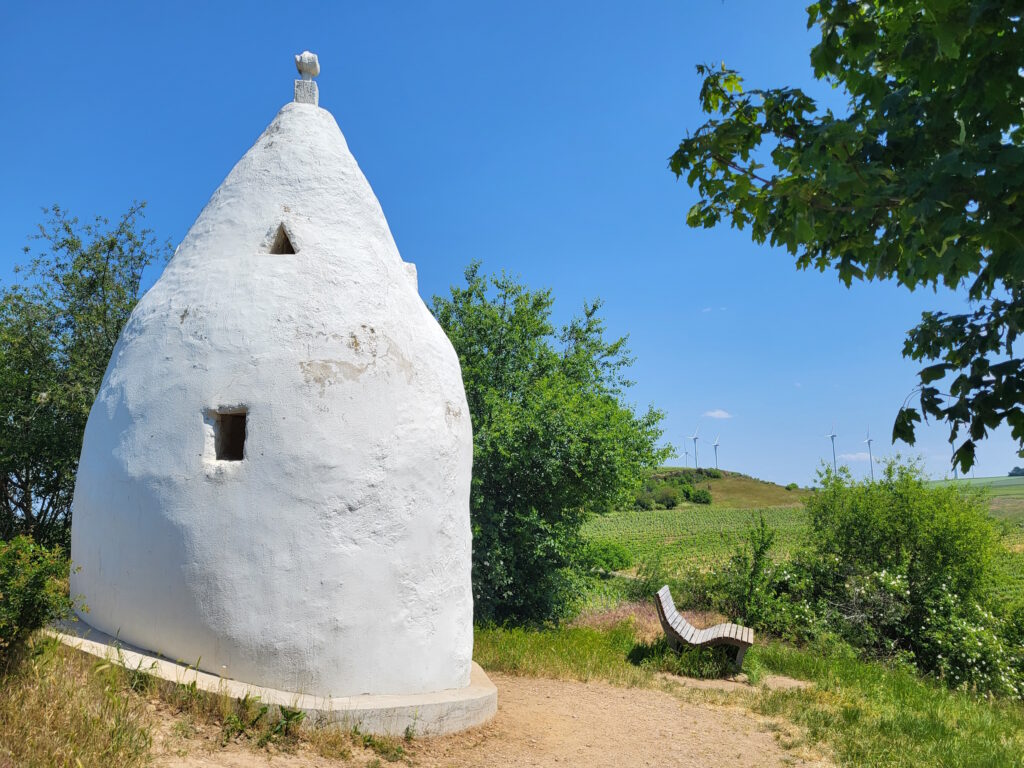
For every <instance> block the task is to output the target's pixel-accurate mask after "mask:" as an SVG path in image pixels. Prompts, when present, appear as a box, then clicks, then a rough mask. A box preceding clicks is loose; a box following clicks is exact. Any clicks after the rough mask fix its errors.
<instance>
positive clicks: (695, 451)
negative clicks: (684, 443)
mask: <svg viewBox="0 0 1024 768" xmlns="http://www.w3.org/2000/svg"><path fill="white" fill-rule="evenodd" d="M699 431H700V427H697V429H695V430H693V434H692V435H690V439H691V440H693V468H694V469H697V468H698V466H699V465H698V464H697V440H698V437H697V433H698V432H699Z"/></svg>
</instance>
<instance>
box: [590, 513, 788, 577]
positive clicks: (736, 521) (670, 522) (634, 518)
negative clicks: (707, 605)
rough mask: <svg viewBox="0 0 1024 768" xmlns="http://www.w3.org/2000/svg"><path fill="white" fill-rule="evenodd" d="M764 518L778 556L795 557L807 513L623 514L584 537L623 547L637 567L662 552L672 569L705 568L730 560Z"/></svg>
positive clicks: (600, 521)
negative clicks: (749, 532)
mask: <svg viewBox="0 0 1024 768" xmlns="http://www.w3.org/2000/svg"><path fill="white" fill-rule="evenodd" d="M762 514H763V515H764V518H765V521H766V522H767V523H768V524H769V525H770V526H771V527H772V528H773V529H775V531H776V539H775V546H776V552H777V553H779V554H785V553H788V552H789V551H791V550H792V548H793V547H794V546H796V544H797V543H798V541H799V539H800V536H801V534H802V532H803V530H804V527H805V525H806V514H805V513H804V509H803V507H767V508H763V509H731V508H726V507H718V506H714V505H712V506H710V507H708V506H701V505H695V504H692V505H683V506H679V507H676V508H675V509H656V510H620V511H617V512H609V513H607V514H604V515H599V516H595V517H594V518H592V519H591V520H589V521H588V522H587V524H586V525H585V526H584V529H583V533H584V535H585V536H586V537H587V538H588V539H589V540H591V541H595V542H598V541H610V542H616V543H618V544H621V545H622V546H624V547H625V548H626V549H627V550H629V553H630V554H631V555H632V556H633V560H634V562H635V563H638V564H639V563H640V562H643V561H644V560H646V559H647V558H649V557H651V556H652V555H654V554H656V553H659V552H660V553H661V557H662V563H663V564H664V565H666V566H668V567H681V566H691V565H698V566H701V567H705V566H710V565H712V564H715V563H720V562H721V561H722V560H723V559H724V558H727V557H728V556H729V555H730V554H731V553H732V551H733V549H734V548H735V547H736V545H737V544H739V543H740V542H741V541H742V540H743V537H744V536H745V534H746V532H747V531H748V530H749V529H750V528H751V527H752V526H754V525H756V524H757V521H758V518H759V516H760V515H762Z"/></svg>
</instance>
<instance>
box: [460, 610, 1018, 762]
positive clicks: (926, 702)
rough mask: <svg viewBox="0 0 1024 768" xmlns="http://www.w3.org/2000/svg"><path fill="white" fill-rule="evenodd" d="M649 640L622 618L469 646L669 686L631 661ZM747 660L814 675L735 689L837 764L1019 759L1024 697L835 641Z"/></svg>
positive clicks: (534, 670) (523, 667) (490, 658)
mask: <svg viewBox="0 0 1024 768" xmlns="http://www.w3.org/2000/svg"><path fill="white" fill-rule="evenodd" d="M650 648H651V646H649V645H646V644H643V643H640V642H639V641H638V640H637V638H636V637H635V635H634V631H633V629H632V626H631V625H630V624H628V623H624V624H620V625H618V626H616V627H614V628H612V629H609V630H598V629H592V628H582V627H560V628H553V629H545V630H524V629H501V628H492V629H478V630H477V632H476V646H475V653H474V655H475V657H476V659H477V661H479V662H480V664H481V665H482V666H483V667H484V668H486V669H489V670H492V671H496V672H506V673H510V674H519V675H529V676H538V677H549V678H556V679H574V680H582V681H590V680H605V681H608V682H610V683H613V684H616V685H623V686H633V687H635V686H641V687H662V688H665V687H666V684H665V683H664V681H663V679H662V678H659V677H657V676H656V675H654V673H653V669H652V668H651V666H650V665H647V666H645V665H642V664H639V665H638V663H637V658H638V657H642V656H644V653H645V651H644V649H650ZM637 649H640V650H641V652H640V653H638V652H637ZM631 659H632V660H631ZM744 667H745V668H749V669H751V670H758V671H760V672H762V673H764V672H768V673H775V674H784V675H788V676H790V677H794V678H798V679H803V680H810V681H812V682H814V683H815V686H814V687H813V688H809V689H793V690H779V691H770V690H767V689H763V688H757V689H752V690H751V692H750V693H747V694H733V695H732V698H733V699H738V701H737V703H744V704H747V705H748V706H751V707H752V708H754V709H755V710H756V711H758V712H760V713H762V714H765V715H768V716H778V717H783V718H785V719H788V720H790V721H792V722H795V723H797V724H799V725H801V726H803V727H804V728H805V729H806V732H807V738H808V739H809V740H810V741H811V742H812V743H823V744H827V745H828V746H829V747H830V748H831V749H832V751H833V752H834V753H835V755H836V757H837V758H838V759H839V762H840V764H842V765H850V766H868V765H870V766H880V767H883V768H885V767H888V766H892V768H896V767H897V766H898V767H899V768H909V767H910V766H928V768H931V767H932V766H950V767H951V768H958V767H959V766H964V767H966V766H1022V765H1024V705H1021V704H1018V703H1014V702H1012V701H997V700H989V699H984V698H980V697H978V696H974V695H972V694H968V693H965V692H960V691H950V690H948V689H947V688H945V687H943V686H941V685H939V684H937V683H936V682H934V681H932V680H928V679H923V678H921V677H919V676H918V675H917V674H915V673H914V672H913V671H912V670H909V669H906V668H903V667H889V666H885V665H883V664H879V663H877V662H870V661H864V660H861V659H859V658H857V657H856V655H854V654H853V653H852V652H844V651H843V650H842V649H841V648H840V647H839V646H835V645H833V646H828V645H822V646H821V647H816V648H812V649H807V650H801V649H796V648H793V647H791V646H787V645H783V644H781V643H769V644H767V645H764V644H758V645H755V646H754V647H753V648H751V649H750V651H749V652H748V654H747V660H746V662H745V664H744ZM655 668H656V667H655ZM668 689H669V690H670V692H673V693H675V694H677V695H680V696H686V695H692V694H686V693H685V692H684V691H683V690H682V689H676V688H673V687H672V686H668Z"/></svg>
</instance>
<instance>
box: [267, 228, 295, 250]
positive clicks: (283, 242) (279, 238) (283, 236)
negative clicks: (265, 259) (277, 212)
mask: <svg viewBox="0 0 1024 768" xmlns="http://www.w3.org/2000/svg"><path fill="white" fill-rule="evenodd" d="M270 252H271V253H274V254H282V255H288V254H294V253H295V246H294V245H292V241H291V238H289V237H288V232H287V231H286V230H285V228H284V224H281V225H280V226H278V228H277V234H275V235H274V242H273V243H271V245H270Z"/></svg>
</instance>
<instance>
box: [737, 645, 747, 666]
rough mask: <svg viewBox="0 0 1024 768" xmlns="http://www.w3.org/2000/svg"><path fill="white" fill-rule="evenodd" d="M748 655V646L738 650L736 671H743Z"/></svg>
mask: <svg viewBox="0 0 1024 768" xmlns="http://www.w3.org/2000/svg"><path fill="white" fill-rule="evenodd" d="M746 655H747V646H745V645H743V646H740V647H739V648H737V649H736V671H737V672H739V671H740V670H741V669H743V657H744V656H746Z"/></svg>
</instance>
